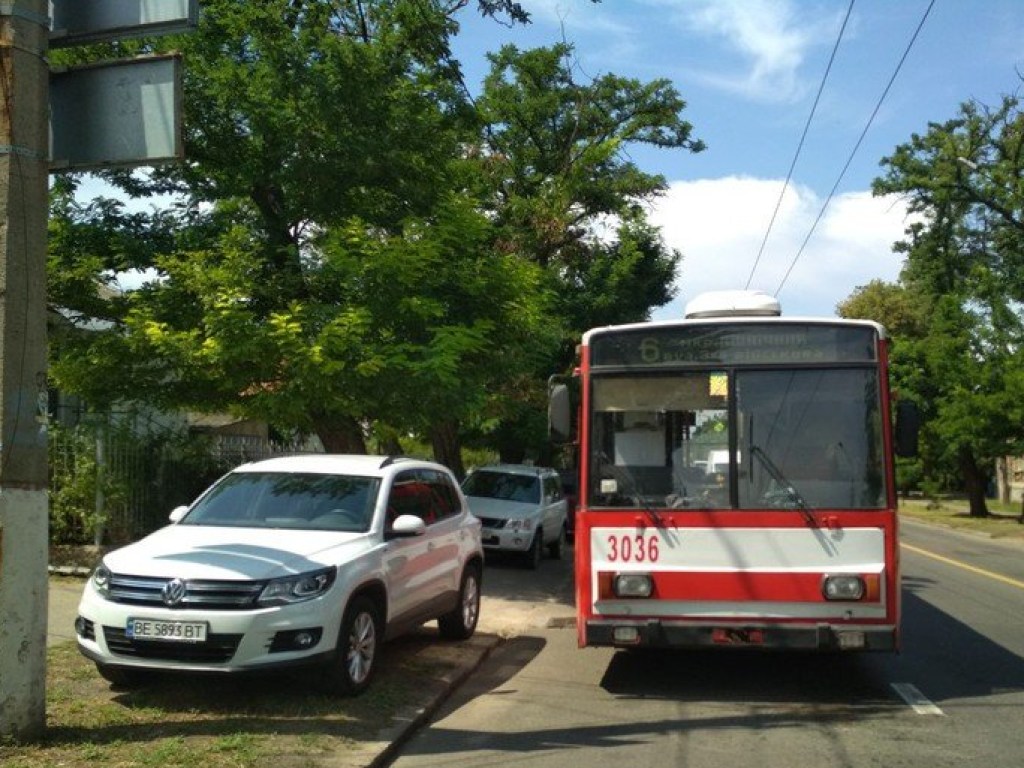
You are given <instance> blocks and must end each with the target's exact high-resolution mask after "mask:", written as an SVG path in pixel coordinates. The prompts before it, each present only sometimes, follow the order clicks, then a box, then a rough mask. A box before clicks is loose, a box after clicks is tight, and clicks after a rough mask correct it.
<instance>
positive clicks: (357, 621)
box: [325, 597, 380, 696]
mask: <svg viewBox="0 0 1024 768" xmlns="http://www.w3.org/2000/svg"><path fill="white" fill-rule="evenodd" d="M379 643H380V619H379V618H378V611H377V606H376V605H375V604H374V603H373V601H372V600H370V599H369V598H367V597H357V598H356V599H355V600H353V601H352V603H351V604H350V605H349V607H348V610H346V611H345V617H344V618H343V619H342V621H341V634H340V635H339V636H338V646H337V648H335V651H334V660H333V662H332V663H331V665H330V666H329V667H328V669H327V670H326V672H327V674H326V675H325V682H326V683H327V684H328V686H329V688H330V689H331V690H333V691H334V692H336V693H340V694H342V695H344V696H354V695H356V694H359V693H362V692H363V691H365V690H366V689H367V687H369V685H370V679H371V678H372V677H373V673H374V670H375V669H376V662H377V649H378V645H379Z"/></svg>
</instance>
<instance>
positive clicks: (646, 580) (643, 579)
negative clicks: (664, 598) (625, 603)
mask: <svg viewBox="0 0 1024 768" xmlns="http://www.w3.org/2000/svg"><path fill="white" fill-rule="evenodd" d="M613 584H614V588H615V596H616V597H650V596H651V591H652V590H653V589H654V584H653V582H652V581H651V575H650V574H649V573H618V574H616V575H615V581H614V582H613Z"/></svg>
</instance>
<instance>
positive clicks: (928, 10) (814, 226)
mask: <svg viewBox="0 0 1024 768" xmlns="http://www.w3.org/2000/svg"><path fill="white" fill-rule="evenodd" d="M934 5H935V0H931V2H930V3H928V7H927V8H925V9H924V14H922V16H921V21H919V22H918V24H917V28H916V29H915V30H914V34H913V35H911V37H910V42H908V43H907V47H906V49H904V51H903V55H902V56H901V57H900V60H899V62H898V63H897V64H896V69H895V70H894V71H893V73H892V77H890V78H889V82H888V84H886V86H885V90H884V91H882V95H881V96H880V97H879V98H878V103H876V104H875V108H874V110H873V111H872V112H871V117H869V118H868V121H867V123H866V124H865V126H864V130H862V131H861V133H860V137H859V138H858V139H857V143H856V144H854V146H853V149H852V150H851V151H850V156H849V157H848V158H847V159H846V164H845V165H844V166H843V170H842V171H840V172H839V176H838V178H836V183H835V184H833V185H832V190H831V191H830V192H829V193H828V197H827V198H825V203H824V205H822V206H821V210H820V211H818V217H817V218H816V219H815V220H814V223H813V224H812V225H811V229H810V231H809V232H808V233H807V237H805V238H804V241H803V243H802V244H801V245H800V249H799V250H798V251H797V252H796V255H795V256H794V257H793V261H792V262H790V264H789V269H787V270H786V274H785V275H783V276H782V281H781V282H780V283H779V287H778V288H776V289H775V293H774V294H773V295H774V296H775V297H776V298H778V296H779V293H781V291H782V288H783V286H785V285H786V281H787V280H789V276H790V274H792V272H793V268H794V267H795V266H796V263H797V261H799V260H800V257H801V256H802V255H803V252H804V249H806V248H807V243H808V242H810V239H811V236H812V235H813V234H814V230H815V229H817V227H818V224H819V223H820V222H821V219H822V217H823V216H824V215H825V210H826V209H827V208H828V206H829V203H831V202H832V198H833V197H835V194H836V190H837V189H839V184H840V183H841V182H842V180H843V177H844V176H845V175H846V172H847V171H848V170H849V168H850V164H851V163H852V162H853V158H854V155H856V154H857V150H858V149H860V145H861V143H862V142H863V141H864V137H865V136H866V135H867V132H868V129H869V128H871V124H872V123H873V122H874V121H875V117H876V116H877V115H878V112H879V110H881V108H882V103H883V102H884V101H885V97H886V96H888V95H889V90H890V89H891V88H892V84H893V83H894V82H895V81H896V77H897V76H898V75H899V73H900V70H901V69H902V68H903V64H904V62H906V60H907V56H909V55H910V49H911V48H913V47H914V43H915V42H917V36H918V35H919V34H920V33H921V28H922V27H923V26H924V23H925V21H926V20H927V19H928V14H930V13H931V12H932V7H933V6H934Z"/></svg>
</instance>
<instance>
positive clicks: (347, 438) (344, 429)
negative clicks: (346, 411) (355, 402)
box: [316, 416, 366, 454]
mask: <svg viewBox="0 0 1024 768" xmlns="http://www.w3.org/2000/svg"><path fill="white" fill-rule="evenodd" d="M316 434H317V437H319V438H320V442H321V443H323V444H324V450H325V451H327V453H363V454H365V453H366V438H365V437H363V429H362V427H360V426H359V422H358V421H356V420H355V419H353V418H352V417H351V416H340V417H331V418H326V419H321V420H320V421H319V422H318V423H317V425H316Z"/></svg>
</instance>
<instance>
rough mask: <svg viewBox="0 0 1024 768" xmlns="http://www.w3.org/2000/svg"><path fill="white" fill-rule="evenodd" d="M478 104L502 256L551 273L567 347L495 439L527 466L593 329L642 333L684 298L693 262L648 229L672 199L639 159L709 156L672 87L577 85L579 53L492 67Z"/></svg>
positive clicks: (500, 59)
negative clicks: (656, 152)
mask: <svg viewBox="0 0 1024 768" xmlns="http://www.w3.org/2000/svg"><path fill="white" fill-rule="evenodd" d="M489 59H490V62H491V70H490V72H489V74H488V75H487V77H486V79H485V81H484V85H483V92H482V94H481V96H480V98H479V99H478V100H477V103H476V106H477V110H478V116H479V120H480V121H481V124H482V131H483V139H484V142H483V145H482V146H481V147H480V148H479V151H478V152H477V153H475V155H474V156H473V158H472V159H473V160H475V161H476V162H477V163H478V167H479V170H480V173H479V175H478V177H477V183H478V185H479V196H480V197H481V198H482V199H483V200H484V201H485V202H486V204H487V206H488V208H489V209H490V211H491V214H492V217H493V220H494V222H495V225H496V227H497V242H496V249H497V250H499V251H502V252H508V253H517V254H520V255H521V256H522V257H524V258H527V259H529V260H531V261H533V262H535V263H536V264H537V265H539V266H540V267H541V268H543V269H544V270H545V274H546V279H547V283H548V285H549V286H550V288H551V291H552V292H553V294H554V295H555V297H556V303H555V305H554V307H553V309H554V312H555V314H556V316H557V318H558V320H559V321H560V322H561V325H562V339H561V343H560V345H559V347H558V349H557V350H556V351H555V353H554V354H552V355H550V356H548V357H547V358H546V359H544V360H542V361H541V366H542V367H541V368H540V369H538V370H537V371H535V375H534V376H533V379H532V386H522V382H518V381H515V382H509V386H508V387H507V388H506V394H507V398H506V400H505V404H504V405H505V408H504V410H505V413H504V415H502V416H501V417H500V418H499V419H498V421H497V422H495V424H494V431H493V433H492V434H493V437H494V440H495V443H496V445H497V447H498V448H499V450H500V452H501V454H502V457H503V458H505V459H506V460H519V459H521V458H522V457H523V456H524V454H525V453H526V452H527V448H528V446H529V445H534V446H536V444H537V436H538V435H542V432H541V427H542V424H541V420H536V421H535V422H534V424H535V426H534V427H533V428H532V429H530V430H524V429H523V425H524V424H526V423H528V422H529V416H528V414H530V413H533V414H536V413H538V406H540V407H542V403H543V400H544V381H545V379H546V377H547V375H549V374H550V373H552V372H556V371H564V370H567V369H568V368H570V367H571V365H572V362H573V356H574V353H575V348H576V344H577V343H578V341H579V338H580V335H581V334H582V333H583V331H585V330H586V329H588V328H591V327H594V326H597V325H603V324H609V323H619V322H639V321H642V320H646V319H648V318H649V317H650V312H651V310H652V309H653V308H655V307H658V306H662V305H664V304H665V303H667V302H668V301H670V300H671V299H672V297H673V296H674V288H673V285H674V283H675V278H676V272H677V269H678V266H679V262H680V260H681V255H680V254H679V253H678V252H677V251H674V250H671V249H669V248H667V247H666V246H665V244H664V242H663V241H662V240H661V237H660V233H659V232H658V231H657V230H656V229H655V228H654V227H653V226H652V225H650V223H649V222H648V221H647V218H646V208H645V206H646V205H647V204H649V203H650V202H651V201H652V200H654V199H655V198H656V197H657V196H658V195H660V194H661V193H662V192H664V190H665V180H664V178H663V177H662V176H660V175H656V174H649V173H645V172H643V171H641V170H640V169H639V168H638V167H637V166H636V165H635V164H634V163H633V162H632V160H631V159H630V158H629V155H628V150H629V148H630V147H631V146H636V145H640V144H645V145H650V146H655V147H660V148H665V149H684V150H688V151H693V152H699V151H701V150H702V149H703V148H704V145H703V143H702V142H700V141H697V140H694V139H693V138H691V133H692V126H691V125H690V124H689V123H688V122H686V121H685V120H683V119H682V117H681V113H682V111H683V110H684V108H685V106H686V105H685V102H684V101H683V100H682V99H681V98H680V96H679V94H678V93H677V92H676V90H675V89H674V88H673V87H672V86H671V85H670V84H669V82H668V81H666V80H654V81H652V82H650V83H641V82H639V81H637V80H633V79H627V78H622V77H617V76H615V75H611V74H609V75H603V76H600V77H597V78H594V79H592V80H590V81H589V82H586V83H578V82H576V80H575V78H574V75H573V72H574V64H573V56H572V46H570V45H567V44H558V45H553V46H551V47H548V48H539V49H534V50H528V51H520V50H519V49H517V48H515V47H514V46H506V47H504V48H502V49H501V50H500V51H499V52H497V53H494V54H491V55H490V56H489Z"/></svg>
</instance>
